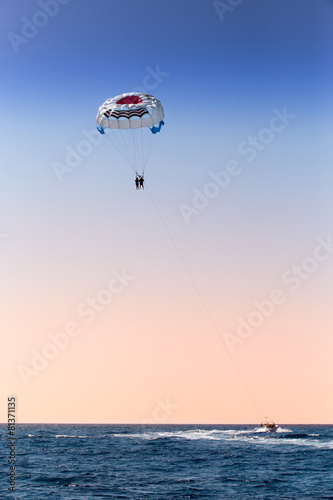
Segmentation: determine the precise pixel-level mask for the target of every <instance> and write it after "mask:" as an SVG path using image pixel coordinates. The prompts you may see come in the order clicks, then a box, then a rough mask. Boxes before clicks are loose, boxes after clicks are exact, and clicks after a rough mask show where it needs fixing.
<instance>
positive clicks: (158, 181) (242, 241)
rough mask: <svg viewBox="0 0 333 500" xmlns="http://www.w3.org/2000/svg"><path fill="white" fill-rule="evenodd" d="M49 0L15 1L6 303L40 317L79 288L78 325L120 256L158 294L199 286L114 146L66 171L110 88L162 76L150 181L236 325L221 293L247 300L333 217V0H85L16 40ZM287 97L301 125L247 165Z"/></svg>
mask: <svg viewBox="0 0 333 500" xmlns="http://www.w3.org/2000/svg"><path fill="white" fill-rule="evenodd" d="M53 1H55V0H52V2H53ZM52 2H51V3H52ZM226 2H227V0H226ZM41 4H43V0H41V1H40V2H37V1H33V0H17V1H15V2H5V3H3V5H2V7H1V10H2V15H1V20H0V37H1V40H2V43H1V45H0V56H1V64H2V68H3V72H2V76H1V79H0V89H1V90H0V100H1V103H0V105H1V111H2V114H1V116H2V123H1V144H2V167H1V190H2V194H1V197H0V233H6V234H7V237H6V239H5V240H4V241H2V242H1V246H0V251H1V254H2V258H1V266H2V269H3V273H4V274H3V276H4V278H3V289H2V295H3V297H6V298H7V299H9V300H10V301H11V304H12V305H13V307H15V304H16V307H20V304H21V302H22V303H24V302H26V301H28V303H30V302H29V301H30V300H31V301H32V303H31V310H32V311H35V313H34V314H33V313H31V316H32V317H31V318H30V319H29V320H26V321H27V322H28V324H29V325H30V329H33V325H34V323H33V321H34V320H33V316H34V315H37V314H38V311H39V310H40V309H42V308H43V307H44V306H43V304H44V301H45V303H49V302H52V300H54V299H55V297H57V299H56V300H58V298H59V297H63V299H62V302H61V300H60V302H61V304H62V305H59V304H58V305H57V306H55V310H54V313H53V314H52V313H51V312H49V313H48V314H49V316H48V318H49V323H50V324H51V325H53V324H55V323H57V321H58V322H60V323H61V318H60V319H59V315H60V317H61V314H62V313H61V311H63V310H65V311H67V310H70V309H71V304H72V302H71V301H74V302H75V300H76V301H77V300H78V299H79V298H80V297H81V296H82V294H84V293H88V291H89V290H91V289H93V288H94V287H95V286H99V285H98V283H100V282H103V279H104V278H103V277H104V276H105V273H106V270H107V269H108V268H109V267H110V266H111V267H114V268H116V267H117V266H118V267H119V266H122V265H127V266H128V268H129V269H131V271H132V272H133V273H134V274H136V275H138V276H140V279H139V280H138V285H137V287H138V291H137V293H138V294H142V296H143V297H145V296H146V295H147V297H148V296H150V294H151V292H152V290H154V291H155V296H156V297H159V293H160V294H161V297H162V295H163V294H164V293H166V292H164V288H165V289H166V290H170V294H169V299H168V300H169V301H170V300H172V299H171V298H170V297H172V296H174V298H175V300H176V298H177V297H178V295H177V293H178V292H177V290H179V293H180V290H181V291H182V293H185V294H186V293H189V294H190V295H191V293H193V290H192V289H191V284H189V283H188V281H187V279H188V278H187V276H186V273H185V275H184V269H183V268H182V265H181V263H180V262H179V259H178V256H177V255H176V254H175V252H174V248H173V245H172V243H171V241H170V239H169V237H168V234H167V233H166V232H165V228H164V226H163V224H162V223H161V221H160V219H159V216H158V214H157V213H156V211H155V208H154V206H153V205H152V203H151V200H150V198H149V197H148V196H147V193H146V192H145V193H144V196H141V195H142V194H143V193H137V192H136V191H135V189H134V182H133V173H132V172H131V171H130V170H129V169H127V167H126V165H125V164H124V163H123V162H122V159H121V157H120V156H119V155H118V154H117V152H116V151H114V150H113V149H112V146H111V145H110V143H109V142H108V141H107V140H105V139H104V140H103V142H102V144H100V145H99V146H98V147H94V148H92V152H91V154H89V155H88V156H87V157H86V158H83V159H82V161H81V163H80V164H79V165H78V167H77V168H75V169H74V171H73V172H71V173H69V174H68V175H67V174H66V175H65V176H64V177H63V182H62V183H60V182H59V181H58V179H57V177H56V175H55V173H54V170H53V168H52V165H53V163H54V162H55V161H57V162H64V161H65V157H66V154H67V153H66V151H67V149H66V148H68V147H70V148H74V149H75V148H76V147H77V145H78V144H79V143H80V141H82V140H83V139H84V138H85V137H84V132H83V131H84V130H86V131H90V130H92V129H93V128H94V127H95V117H96V113H97V110H98V107H99V106H100V105H101V104H102V103H103V102H104V101H105V100H106V99H107V98H109V97H113V96H114V95H117V94H120V93H123V92H129V91H131V90H132V89H133V88H135V87H137V86H143V85H144V82H147V81H148V82H149V84H150V85H154V88H153V89H152V90H150V89H148V90H149V92H151V93H153V94H154V95H156V97H157V98H158V99H160V100H161V101H162V103H163V105H164V109H165V114H166V118H165V123H166V125H165V128H164V129H163V130H162V132H161V134H159V136H158V137H156V141H155V145H154V149H153V152H152V156H151V161H150V164H149V165H148V168H147V171H146V182H147V186H148V188H149V190H150V192H151V195H152V197H153V199H154V200H155V202H156V204H157V206H158V208H159V210H160V212H161V214H162V217H163V218H164V220H165V222H166V224H167V226H168V228H169V231H170V234H171V235H172V237H173V238H174V241H175V243H176V246H177V247H178V248H179V251H180V252H181V253H182V255H183V257H184V261H185V262H186V263H187V265H188V267H189V269H190V271H191V273H192V277H193V279H194V281H195V282H197V283H198V286H199V289H200V291H202V294H203V295H204V296H205V297H207V303H208V304H210V301H211V304H212V309H213V310H214V311H215V313H216V314H217V317H218V320H217V321H218V322H219V324H221V328H223V327H224V326H223V325H224V323H223V321H224V320H223V318H220V316H219V307H218V305H217V304H218V298H221V297H223V300H226V301H227V303H226V306H225V308H226V309H228V308H229V306H230V307H231V308H233V307H234V306H235V300H236V299H235V297H236V296H238V297H239V309H240V310H242V308H246V307H247V306H246V304H248V303H249V302H251V300H252V298H253V297H255V298H256V297H257V295H258V294H259V293H265V290H267V289H269V288H270V286H271V283H274V282H275V280H276V277H277V276H279V273H280V272H281V271H283V270H284V269H285V268H286V267H288V266H289V265H290V263H291V262H294V261H298V260H299V259H301V258H302V256H304V255H307V252H309V251H310V250H309V249H311V248H312V245H313V242H314V241H316V238H317V237H318V236H321V235H325V234H328V233H329V231H330V229H331V220H332V209H333V205H332V196H331V183H332V180H333V176H332V168H331V155H332V148H331V137H332V119H331V117H332V111H333V102H332V88H333V69H332V64H331V61H332V55H333V54H332V52H333V32H332V20H333V2H332V1H329V0H307V1H305V0H292V1H290V0H265V1H263V0H244V1H243V2H241V3H240V4H239V5H238V6H237V7H235V8H234V9H233V10H232V11H230V12H227V13H226V14H225V18H224V20H223V21H222V20H221V19H220V18H219V15H218V13H217V12H216V9H215V8H214V3H213V2H212V1H210V0H208V1H207V0H168V1H161V0H158V1H151V0H140V1H138V0H119V1H115V0H112V1H111V0H110V1H107V0H91V1H88V0H69V1H68V2H67V4H66V3H65V4H62V5H58V4H57V5H58V7H59V9H57V10H58V12H57V13H56V15H54V16H53V17H50V16H48V17H47V18H46V22H45V26H42V27H40V28H38V29H37V31H36V32H35V34H34V36H32V37H31V38H30V39H26V41H27V43H19V44H18V45H16V48H17V50H16V51H15V50H14V48H13V45H12V44H11V43H10V39H11V40H12V39H13V38H12V36H13V35H9V34H10V33H14V34H15V35H19V36H22V29H24V26H25V24H26V20H25V19H28V20H29V21H32V20H33V19H37V18H36V15H37V16H38V14H37V13H38V12H39V11H41V6H40V5H41ZM44 17H45V15H44ZM42 22H43V20H42ZM147 68H148V69H147ZM152 72H155V73H156V72H157V73H158V75H159V76H158V78H157V80H156V81H155V80H154V77H152V76H150V77H149V78H148V79H147V75H149V74H150V75H151V73H152ZM284 108H286V109H287V110H288V113H290V114H293V115H295V119H293V120H291V122H290V124H288V126H286V127H285V130H284V131H283V132H281V133H277V134H275V136H274V140H272V141H271V142H270V143H269V144H268V145H267V147H265V148H263V151H261V152H260V154H259V153H258V154H257V155H256V158H255V160H254V161H253V162H251V163H249V162H247V161H246V158H245V157H244V156H241V155H240V154H239V151H238V147H239V145H240V143H242V142H243V141H244V140H247V138H248V137H249V136H256V135H257V134H258V133H259V132H260V131H261V130H262V129H263V128H265V127H266V128H267V126H268V124H269V123H270V120H271V119H272V117H273V116H274V111H273V110H274V109H278V110H280V112H282V110H283V109H284ZM231 160H237V161H239V162H240V165H241V168H242V173H241V174H240V175H239V176H237V177H235V178H233V179H232V182H231V183H230V186H228V188H226V189H225V190H223V191H221V192H220V193H219V195H218V196H217V197H216V198H214V199H212V200H211V201H210V202H209V203H208V206H207V208H205V209H204V210H203V211H202V213H200V214H199V215H195V216H193V217H192V218H191V223H190V224H186V223H185V222H184V220H183V217H182V215H181V213H180V210H179V204H180V203H185V204H188V205H190V204H191V202H192V199H193V196H194V194H193V193H194V191H193V190H194V189H199V190H200V191H202V190H203V189H204V187H205V185H206V184H207V182H209V181H210V176H209V173H210V172H211V171H214V172H217V171H219V170H221V169H223V170H224V169H225V168H226V165H227V163H228V162H229V161H231ZM145 273H146V274H145ZM140 280H141V281H140ZM188 286H189V287H190V288H188ZM140 287H142V291H141V288H140ZM173 287H174V288H173ZM323 288H324V289H325V290H326V291H327V293H328V291H329V290H330V285H329V284H328V282H325V284H324V285H323ZM189 289H191V292H189ZM18 290H20V292H19V291H18ZM184 290H185V291H184ZM186 290H187V292H186ZM230 290H232V293H231V295H232V297H233V299H232V304H231V303H230V304H229V303H228V296H229V291H230ZM145 294H146V295H145ZM163 296H164V295H163ZM18 297H19V298H18ZM27 297H29V298H27ZM42 297H43V299H42ZM325 297H326V296H325ZM178 298H179V300H180V297H178ZM156 300H157V299H156ZM163 300H164V299H163ZM324 302H325V299H324ZM146 308H147V309H146V313H147V315H149V305H148V299H147V305H146ZM45 324H47V321H46V320H45ZM36 328H37V327H36ZM39 328H40V335H41V336H42V335H43V328H42V327H41V326H39ZM36 332H38V328H37V330H36ZM13 335H14V337H13V338H15V339H16V340H15V341H17V342H19V341H20V335H19V333H18V332H16V333H13ZM35 335H37V336H38V333H36V334H35ZM27 342H28V343H27V344H26V346H25V347H26V349H29V348H30V344H29V341H27ZM17 362H18V360H17V359H16V358H13V362H12V364H13V367H14V368H15V364H17ZM14 368H13V370H14Z"/></svg>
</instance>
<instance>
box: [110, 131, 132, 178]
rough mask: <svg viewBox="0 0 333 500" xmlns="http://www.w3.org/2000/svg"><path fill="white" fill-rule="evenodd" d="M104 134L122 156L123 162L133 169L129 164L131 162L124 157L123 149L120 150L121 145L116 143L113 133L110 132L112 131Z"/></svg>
mask: <svg viewBox="0 0 333 500" xmlns="http://www.w3.org/2000/svg"><path fill="white" fill-rule="evenodd" d="M105 135H106V136H107V138H108V139H109V141H110V142H111V144H112V145H113V146H114V147H115V148H116V150H117V151H118V152H119V153H120V154H121V156H122V157H123V158H124V160H125V162H126V163H127V165H128V166H129V167H130V168H131V170H134V169H133V167H132V165H131V162H130V161H129V160H128V158H127V157H126V155H125V154H124V153H123V151H122V150H121V147H119V144H117V141H116V140H115V137H114V134H112V131H111V133H107V134H105Z"/></svg>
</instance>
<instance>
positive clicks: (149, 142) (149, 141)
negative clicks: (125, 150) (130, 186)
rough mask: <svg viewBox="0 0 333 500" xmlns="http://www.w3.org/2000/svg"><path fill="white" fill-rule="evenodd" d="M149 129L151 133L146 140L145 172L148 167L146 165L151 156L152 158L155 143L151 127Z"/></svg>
mask: <svg viewBox="0 0 333 500" xmlns="http://www.w3.org/2000/svg"><path fill="white" fill-rule="evenodd" d="M148 130H149V133H148V137H147V141H146V153H145V158H144V162H143V172H144V170H145V168H146V165H147V164H148V161H149V158H150V155H151V151H152V144H153V134H152V133H151V131H150V129H148Z"/></svg>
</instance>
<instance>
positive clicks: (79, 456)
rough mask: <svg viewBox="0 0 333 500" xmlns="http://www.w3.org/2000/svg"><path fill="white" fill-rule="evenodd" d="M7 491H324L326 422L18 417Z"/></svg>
mask: <svg viewBox="0 0 333 500" xmlns="http://www.w3.org/2000/svg"><path fill="white" fill-rule="evenodd" d="M0 432H1V457H0V458H1V464H2V466H1V469H2V474H1V489H0V497H1V498H6V499H7V498H8V499H12V498H15V499H25V500H30V499H31V500H44V499H58V498H59V499H62V500H66V499H75V500H83V499H91V500H92V499H98V498H103V499H106V498H109V499H116V500H168V499H170V500H185V499H198V500H208V499H209V500H222V499H223V500H250V499H258V500H273V499H274V500H275V499H279V500H304V499H312V500H319V499H329V498H330V499H333V426H314V425H311V426H309V425H307V426H303V425H282V426H281V427H280V428H279V429H278V430H277V432H275V433H269V432H265V431H263V430H262V429H260V428H256V427H255V426H254V425H243V426H239V425H151V426H147V425H37V424H35V425H24V424H21V425H18V426H17V429H16V437H17V440H16V457H15V462H16V463H15V467H16V469H15V474H16V485H15V492H10V491H8V486H9V476H8V472H9V465H7V462H8V454H9V451H8V450H9V448H8V431H7V427H6V426H5V425H1V426H0Z"/></svg>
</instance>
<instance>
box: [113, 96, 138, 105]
mask: <svg viewBox="0 0 333 500" xmlns="http://www.w3.org/2000/svg"><path fill="white" fill-rule="evenodd" d="M141 102H142V99H141V97H138V96H137V95H127V96H126V97H123V98H122V99H120V100H119V101H117V104H140V103H141Z"/></svg>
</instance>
